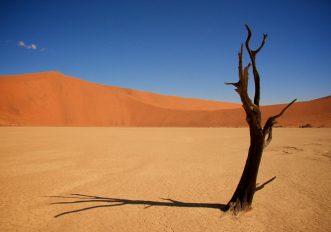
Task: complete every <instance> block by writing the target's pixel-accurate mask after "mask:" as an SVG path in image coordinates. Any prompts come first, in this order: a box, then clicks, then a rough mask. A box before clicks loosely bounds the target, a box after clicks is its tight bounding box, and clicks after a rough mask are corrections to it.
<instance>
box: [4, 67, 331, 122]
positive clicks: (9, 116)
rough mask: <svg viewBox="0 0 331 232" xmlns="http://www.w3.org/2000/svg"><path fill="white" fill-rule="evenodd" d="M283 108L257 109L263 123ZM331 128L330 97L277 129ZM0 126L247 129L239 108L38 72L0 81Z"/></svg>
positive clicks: (300, 108)
mask: <svg viewBox="0 0 331 232" xmlns="http://www.w3.org/2000/svg"><path fill="white" fill-rule="evenodd" d="M282 107H284V105H272V106H265V107H263V108H262V110H263V113H265V114H264V115H265V117H267V116H269V115H272V114H276V113H278V112H279V111H280V110H281V108H282ZM308 123H309V124H311V125H312V126H314V127H331V97H326V98H321V99H317V100H313V101H308V102H299V103H296V104H295V105H293V106H292V107H291V108H290V109H289V110H288V111H287V112H286V114H285V115H284V116H283V117H282V118H281V119H280V120H279V125H281V126H295V127H297V126H301V125H304V124H308ZM0 125H18V126H188V127H203V126H206V127H219V126H225V127H241V126H246V122H245V116H244V112H243V110H242V108H241V105H240V104H236V103H226V102H217V101H206V100H200V99H188V98H180V97H174V96H164V95H159V94H153V93H147V92H142V91H137V90H131V89H124V88H119V87H112V86H105V85H100V84H95V83H91V82H87V81H83V80H80V79H77V78H72V77H69V76H65V75H63V74H61V73H58V72H42V73H33V74H22V75H13V76H0Z"/></svg>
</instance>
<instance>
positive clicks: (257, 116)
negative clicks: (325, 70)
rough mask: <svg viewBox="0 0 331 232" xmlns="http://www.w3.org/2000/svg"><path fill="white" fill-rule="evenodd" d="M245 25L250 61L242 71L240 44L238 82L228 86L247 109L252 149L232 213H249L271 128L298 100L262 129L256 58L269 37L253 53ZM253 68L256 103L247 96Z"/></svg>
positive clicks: (238, 187) (248, 30) (231, 206)
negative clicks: (249, 78) (233, 89)
mask: <svg viewBox="0 0 331 232" xmlns="http://www.w3.org/2000/svg"><path fill="white" fill-rule="evenodd" d="M245 26H246V29H247V38H246V42H245V47H246V50H247V52H248V54H249V57H250V61H251V62H250V63H249V64H248V65H247V66H245V68H244V69H243V64H242V56H243V45H241V47H240V51H239V53H238V60H239V65H238V71H239V73H238V76H239V81H238V82H236V83H225V84H228V85H233V86H235V88H236V89H235V90H236V92H237V93H238V94H239V96H240V100H241V102H242V106H243V108H244V110H245V113H246V121H247V123H248V126H249V131H250V147H249V150H248V156H247V160H246V164H245V167H244V170H243V173H242V175H241V178H240V181H239V184H238V186H237V188H236V190H235V192H234V194H233V196H232V197H231V199H230V201H229V203H228V207H229V210H232V211H233V212H234V213H238V212H240V211H246V210H248V209H250V208H251V205H252V202H253V197H254V194H255V192H256V179H257V175H258V171H259V166H260V162H261V158H262V154H263V150H264V148H265V147H266V146H267V145H268V144H269V143H270V142H271V139H272V128H273V126H274V124H275V123H276V119H277V118H279V117H280V116H282V115H283V113H284V112H285V111H286V110H287V109H288V108H289V107H290V106H291V105H292V104H293V103H294V102H295V101H296V100H294V101H292V102H291V103H289V104H288V105H287V106H286V107H285V108H284V109H283V110H282V111H281V112H280V113H279V114H277V115H275V116H273V117H270V118H269V119H268V120H267V122H266V124H265V126H264V127H262V124H261V110H260V75H259V72H258V70H257V67H256V60H255V59H256V55H257V54H258V53H259V52H260V50H261V49H262V48H263V46H264V44H265V42H266V39H267V34H263V39H262V42H261V45H260V46H259V47H258V48H257V49H256V50H252V49H251V48H250V39H251V37H252V32H251V29H250V28H249V26H248V25H245ZM251 66H252V71H253V77H254V83H255V95H254V102H253V101H252V100H251V99H250V97H249V95H248V76H249V69H250V67H251ZM266 137H267V138H266Z"/></svg>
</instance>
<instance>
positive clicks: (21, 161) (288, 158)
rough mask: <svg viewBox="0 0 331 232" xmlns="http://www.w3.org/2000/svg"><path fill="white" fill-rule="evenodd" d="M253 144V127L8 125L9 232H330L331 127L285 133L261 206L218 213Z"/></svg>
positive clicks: (1, 147) (264, 168) (0, 224)
mask: <svg viewBox="0 0 331 232" xmlns="http://www.w3.org/2000/svg"><path fill="white" fill-rule="evenodd" d="M248 139H249V137H248V130H247V129H245V128H242V129H222V128H219V129H204V128H200V129H192V128H168V129H166V128H54V127H53V128H46V127H25V128H24V127H22V128H21V127H11V128H10V127H1V128H0V186H1V188H0V231H6V232H11V231H22V232H23V231H24V232H29V231H43V232H44V231H61V232H62V231H63V232H66V231H68V232H69V231H70V232H72V231H75V232H79V231H89V232H91V231H98V232H102V231H107V232H108V231H116V232H121V231H128V232H132V231H144V232H145V231H190V232H191V231H193V232H195V231H197V232H198V231H199V232H201V231H331V229H330V228H331V227H330V224H331V219H330V218H331V206H330V202H331V194H330V192H331V168H330V165H331V129H283V128H278V129H277V128H276V129H275V131H274V139H273V141H272V143H271V145H270V146H269V147H268V148H267V150H266V151H265V153H264V156H263V159H262V163H261V168H260V173H259V176H258V182H259V183H260V184H262V183H264V182H266V181H268V180H269V179H271V178H272V177H274V176H276V177H277V178H276V179H275V180H273V181H272V182H271V183H269V184H267V185H265V186H264V188H263V189H261V190H260V191H258V192H257V193H256V195H255V199H254V202H253V210H251V211H249V212H247V213H245V214H242V215H239V216H233V215H229V214H225V213H224V212H222V211H221V210H219V209H218V208H217V207H218V206H219V204H226V203H227V201H228V200H229V198H230V197H231V194H232V193H233V191H234V189H235V187H236V185H237V182H238V181H239V178H240V175H241V172H242V169H243V165H244V163H245V159H246V154H247V146H248V143H249V141H248ZM167 199H168V200H167ZM170 199H171V200H170ZM66 202H68V203H66ZM80 210H81V211H80ZM56 216H57V217H56Z"/></svg>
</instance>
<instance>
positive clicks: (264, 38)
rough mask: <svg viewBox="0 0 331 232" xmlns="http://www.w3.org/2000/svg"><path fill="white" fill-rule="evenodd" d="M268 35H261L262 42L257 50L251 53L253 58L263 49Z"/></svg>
mask: <svg viewBox="0 0 331 232" xmlns="http://www.w3.org/2000/svg"><path fill="white" fill-rule="evenodd" d="M267 37H268V35H267V34H263V39H262V42H261V45H260V47H258V49H256V50H254V51H252V52H253V55H254V57H255V55H256V54H257V53H258V52H259V51H260V50H261V49H262V48H263V46H264V44H265V41H266V39H267Z"/></svg>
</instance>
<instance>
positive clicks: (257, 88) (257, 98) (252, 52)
mask: <svg viewBox="0 0 331 232" xmlns="http://www.w3.org/2000/svg"><path fill="white" fill-rule="evenodd" d="M245 26H246V29H247V39H246V42H245V46H246V49H247V52H248V54H249V57H250V59H251V63H252V66H253V75H254V83H255V95H254V104H255V105H256V106H259V105H260V75H259V72H258V71H257V68H256V62H255V57H256V54H257V53H258V52H259V51H260V50H261V49H262V48H263V46H264V44H265V41H266V39H267V34H263V39H262V42H261V45H260V46H259V47H258V48H257V49H256V50H252V49H251V48H250V44H249V43H250V40H251V37H252V31H251V29H250V28H249V26H248V25H247V24H245Z"/></svg>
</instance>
